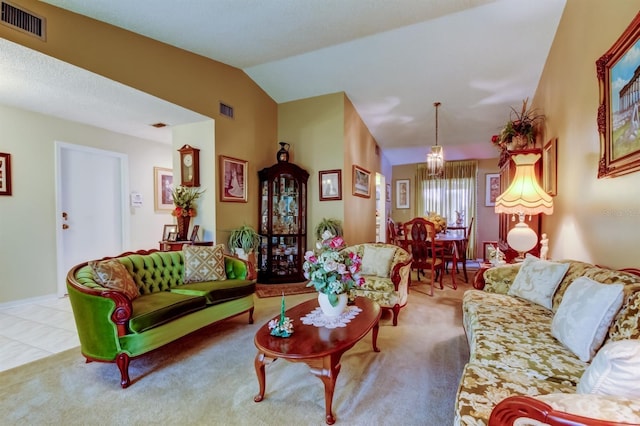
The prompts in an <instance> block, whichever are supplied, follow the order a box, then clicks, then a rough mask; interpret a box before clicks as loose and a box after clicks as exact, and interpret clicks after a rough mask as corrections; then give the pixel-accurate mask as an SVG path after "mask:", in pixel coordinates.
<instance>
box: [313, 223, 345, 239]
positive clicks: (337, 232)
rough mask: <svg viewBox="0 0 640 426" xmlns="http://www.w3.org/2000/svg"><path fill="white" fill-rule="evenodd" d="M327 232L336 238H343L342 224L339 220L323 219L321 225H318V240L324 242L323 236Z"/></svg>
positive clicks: (316, 230)
mask: <svg viewBox="0 0 640 426" xmlns="http://www.w3.org/2000/svg"><path fill="white" fill-rule="evenodd" d="M325 231H329V232H330V233H331V235H333V236H334V237H342V222H341V221H340V220H339V219H334V218H323V219H322V220H321V221H320V223H318V224H317V225H316V229H315V232H316V239H317V240H318V241H321V240H322V234H324V233H325Z"/></svg>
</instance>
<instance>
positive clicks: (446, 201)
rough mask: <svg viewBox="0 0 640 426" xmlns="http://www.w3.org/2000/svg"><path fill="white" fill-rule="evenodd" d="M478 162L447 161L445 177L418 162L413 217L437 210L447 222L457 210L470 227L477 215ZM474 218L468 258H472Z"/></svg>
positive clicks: (474, 240) (450, 222)
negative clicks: (429, 170) (430, 172)
mask: <svg viewBox="0 0 640 426" xmlns="http://www.w3.org/2000/svg"><path fill="white" fill-rule="evenodd" d="M477 175H478V162H477V161H475V160H469V161H447V162H445V163H444V176H443V177H441V178H434V177H432V176H429V174H428V172H427V166H426V164H425V163H421V164H418V168H417V171H416V180H415V181H416V194H415V200H416V204H415V205H416V207H415V212H414V213H415V216H428V215H429V213H430V212H431V213H437V214H439V215H441V216H444V217H445V218H446V220H447V223H448V224H453V223H455V221H456V212H461V213H462V214H463V215H464V225H465V226H469V223H470V222H471V218H473V217H476V216H477V192H478V178H477ZM476 227H477V219H476V220H474V224H473V228H472V229H471V234H470V235H469V244H468V247H467V259H475V258H476V255H475V247H476V237H475V234H476Z"/></svg>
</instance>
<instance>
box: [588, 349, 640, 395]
mask: <svg viewBox="0 0 640 426" xmlns="http://www.w3.org/2000/svg"><path fill="white" fill-rule="evenodd" d="M576 393H582V394H584V393H594V394H598V395H618V396H624V397H627V398H636V399H638V400H640V340H636V339H633V340H619V341H617V342H611V343H607V344H606V345H604V346H603V347H602V349H600V350H599V351H598V353H597V354H596V356H595V357H594V358H593V361H591V364H590V365H589V366H588V367H587V369H586V370H585V371H584V374H583V375H582V377H581V378H580V382H578V387H577V388H576Z"/></svg>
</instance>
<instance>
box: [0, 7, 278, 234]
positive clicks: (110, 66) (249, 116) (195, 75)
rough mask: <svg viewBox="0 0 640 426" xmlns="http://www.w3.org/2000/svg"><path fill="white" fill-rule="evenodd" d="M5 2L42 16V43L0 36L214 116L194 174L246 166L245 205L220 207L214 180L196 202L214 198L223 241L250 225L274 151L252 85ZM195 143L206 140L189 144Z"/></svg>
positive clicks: (133, 39) (199, 62)
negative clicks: (262, 173)
mask: <svg viewBox="0 0 640 426" xmlns="http://www.w3.org/2000/svg"><path fill="white" fill-rule="evenodd" d="M13 3H14V4H16V5H18V6H21V7H24V8H26V9H28V10H30V11H32V12H34V13H37V14H39V15H41V16H44V17H45V18H46V20H47V40H46V42H43V41H41V40H39V39H36V38H34V37H31V36H28V35H25V34H22V33H21V32H19V31H15V30H13V29H11V28H9V27H6V26H0V37H3V38H6V39H7V40H11V41H13V42H16V43H19V44H22V45H24V46H26V47H29V48H31V49H35V50H38V51H40V52H43V53H45V54H47V55H50V56H53V57H55V58H58V59H60V60H63V61H66V62H69V63H71V64H74V65H76V66H79V67H81V68H84V69H87V70H89V71H92V72H95V73H97V74H100V75H103V76H105V77H108V78H110V79H112V80H115V81H118V82H121V83H123V84H125V85H128V86H131V87H133V88H136V89H138V90H141V91H143V92H146V93H149V94H151V95H154V96H156V97H158V98H161V99H164V100H167V101H169V102H173V103H175V104H177V105H180V106H182V107H184V108H187V109H190V110H193V111H196V112H198V113H200V114H203V115H205V116H208V117H212V118H214V119H215V120H216V123H215V132H216V133H215V154H213V153H212V152H208V153H205V154H207V155H205V156H201V158H200V164H201V169H205V168H207V167H210V168H214V164H216V163H217V161H218V156H219V155H221V154H222V155H226V156H231V157H237V158H240V159H243V160H247V161H249V175H248V178H249V181H248V185H249V187H248V190H249V197H248V198H249V202H248V203H228V202H225V203H222V202H220V201H219V195H218V190H219V188H217V187H218V185H217V183H216V182H217V180H216V181H215V182H209V184H210V186H211V188H212V190H210V191H207V192H206V193H205V195H204V198H207V199H208V198H209V197H212V199H215V200H216V201H215V203H216V204H215V211H216V213H217V221H216V227H217V231H218V233H219V239H220V241H221V242H226V239H224V238H225V236H226V235H228V230H229V229H231V228H234V227H237V226H240V225H242V224H244V223H247V224H251V225H253V226H257V221H258V215H257V209H258V205H257V197H256V196H255V195H256V194H257V189H256V188H257V185H258V177H257V170H259V169H261V168H263V167H265V166H267V165H269V164H270V163H272V161H271V158H275V157H274V156H275V152H276V151H277V149H278V145H277V143H276V142H277V141H276V135H277V127H276V126H277V105H276V103H275V102H274V101H273V100H272V99H271V98H270V97H269V96H268V95H267V94H266V93H265V92H264V91H263V90H262V89H261V88H260V87H259V86H258V85H257V84H256V83H255V82H254V81H253V80H251V79H250V78H249V77H248V76H247V75H246V74H245V73H244V72H243V71H241V70H239V69H237V68H233V67H230V66H228V65H225V64H223V63H220V62H217V61H213V60H210V59H207V58H205V57H203V56H199V55H196V54H193V53H189V52H187V51H184V50H181V49H178V48H175V47H172V46H169V45H167V44H164V43H160V42H158V41H155V40H152V39H149V38H147V37H144V36H141V35H138V34H135V33H132V32H129V31H125V30H122V29H120V28H117V27H114V26H111V25H108V24H105V23H102V22H99V21H96V20H93V19H90V18H87V17H84V16H81V15H77V14H73V13H70V12H67V11H65V10H62V9H59V8H56V7H54V6H51V5H49V4H46V3H43V2H38V1H35V0H14V1H13ZM219 102H224V103H225V104H228V105H231V106H232V107H234V118H233V119H229V118H226V117H222V116H220V115H219V114H218V106H219ZM201 143H202V144H203V145H204V146H205V147H207V146H208V145H209V144H210V143H211V141H209V140H207V141H204V142H200V141H197V142H192V143H191V145H193V146H195V147H198V148H199V147H200V144H201ZM205 149H207V148H205ZM174 156H177V153H174ZM214 177H215V178H216V179H217V176H214ZM201 182H202V183H203V185H204V184H206V182H203V181H202V179H201ZM214 188H215V191H214V190H213V189H214ZM205 203H209V201H208V200H207V201H205Z"/></svg>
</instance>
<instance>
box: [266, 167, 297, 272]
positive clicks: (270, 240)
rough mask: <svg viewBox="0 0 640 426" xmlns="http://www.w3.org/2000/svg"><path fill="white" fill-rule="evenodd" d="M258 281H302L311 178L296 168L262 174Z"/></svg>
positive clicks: (283, 168)
mask: <svg viewBox="0 0 640 426" xmlns="http://www.w3.org/2000/svg"><path fill="white" fill-rule="evenodd" d="M258 174H259V176H260V235H261V246H260V251H259V253H258V281H259V282H261V283H269V282H299V281H303V280H304V277H303V271H302V263H303V260H304V259H303V258H304V253H305V251H306V227H307V226H306V195H307V192H306V185H307V179H308V174H307V172H306V171H304V170H302V169H300V168H299V167H298V166H295V165H293V164H289V163H285V164H276V165H274V166H272V167H271V168H268V169H264V170H262V171H260V172H259V173H258Z"/></svg>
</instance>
